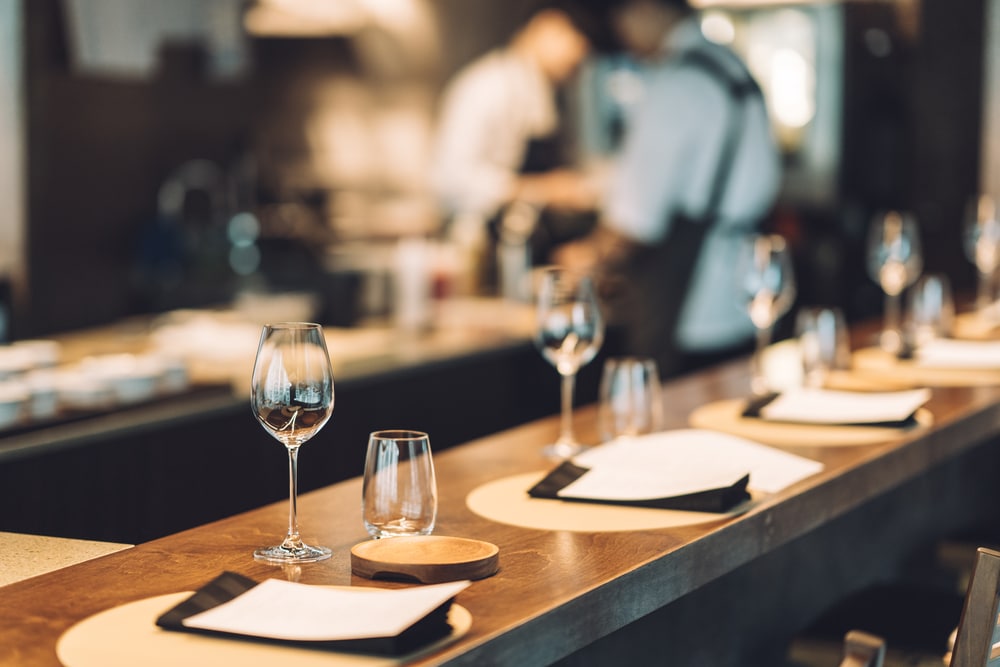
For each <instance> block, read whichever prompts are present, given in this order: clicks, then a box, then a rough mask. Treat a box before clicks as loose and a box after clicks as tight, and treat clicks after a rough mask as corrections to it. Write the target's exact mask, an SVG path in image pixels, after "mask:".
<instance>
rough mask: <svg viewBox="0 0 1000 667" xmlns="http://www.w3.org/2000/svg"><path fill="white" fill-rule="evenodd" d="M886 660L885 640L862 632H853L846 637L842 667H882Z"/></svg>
mask: <svg viewBox="0 0 1000 667" xmlns="http://www.w3.org/2000/svg"><path fill="white" fill-rule="evenodd" d="M884 660H885V640H884V639H882V638H881V637H876V636H875V635H870V634H868V633H867V632H861V631H860V630H851V631H850V632H848V633H847V635H846V636H845V637H844V660H843V661H842V662H841V663H840V667H882V662H883V661H884Z"/></svg>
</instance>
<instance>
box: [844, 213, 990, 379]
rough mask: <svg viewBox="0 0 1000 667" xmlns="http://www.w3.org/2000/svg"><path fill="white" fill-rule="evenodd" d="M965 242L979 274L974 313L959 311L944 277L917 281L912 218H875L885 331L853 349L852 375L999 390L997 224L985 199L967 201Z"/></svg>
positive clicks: (873, 256)
mask: <svg viewBox="0 0 1000 667" xmlns="http://www.w3.org/2000/svg"><path fill="white" fill-rule="evenodd" d="M963 241H964V247H965V251H966V255H967V257H968V258H969V259H970V261H971V262H972V263H973V264H974V265H975V266H976V269H977V275H978V287H977V296H976V302H975V307H974V309H973V310H971V311H967V312H962V313H959V312H957V311H958V309H957V307H956V305H955V297H954V294H953V293H952V288H951V283H950V281H949V280H948V277H947V276H946V275H944V274H941V273H927V274H924V275H922V271H923V259H922V252H921V246H920V237H919V230H918V228H917V225H916V222H915V221H914V220H913V218H912V216H909V215H904V214H886V215H885V216H884V217H882V218H879V219H876V221H875V223H874V224H873V225H872V229H871V233H870V235H869V240H868V258H867V266H868V271H869V275H870V276H871V277H872V279H873V280H874V281H875V282H877V283H878V284H879V285H880V286H881V288H882V290H883V292H885V295H886V300H885V313H884V325H883V328H882V331H881V333H880V334H879V339H878V341H877V343H876V344H875V345H871V346H867V347H863V348H861V349H859V350H857V351H855V353H854V355H853V360H852V361H853V365H854V368H855V371H856V373H857V374H859V375H869V376H876V375H878V376H885V375H891V376H892V377H893V378H896V379H899V380H901V381H909V382H912V383H915V384H921V385H931V386H943V387H961V386H984V385H995V384H1000V338H998V335H997V334H998V333H1000V328H998V324H1000V320H997V315H996V313H997V306H996V303H997V301H996V273H997V266H998V263H1000V222H998V221H997V220H996V215H995V209H994V207H993V205H992V200H991V199H990V198H988V197H980V198H977V199H976V200H974V201H973V202H970V206H969V212H968V213H967V214H966V222H965V225H964V237H963ZM904 290H908V294H907V298H906V299H904V298H903V295H904ZM904 305H905V311H904Z"/></svg>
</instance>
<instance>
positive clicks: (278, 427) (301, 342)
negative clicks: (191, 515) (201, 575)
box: [250, 322, 333, 563]
mask: <svg viewBox="0 0 1000 667" xmlns="http://www.w3.org/2000/svg"><path fill="white" fill-rule="evenodd" d="M250 405H251V407H252V408H253V411H254V415H256V417H257V421H259V422H260V423H261V425H262V426H263V427H264V430H266V431H267V432H268V433H270V434H271V435H272V436H274V438H275V439H276V440H278V442H280V443H281V444H283V445H284V446H285V448H286V449H287V450H288V533H287V534H286V535H285V539H284V541H283V542H282V543H281V544H279V545H276V546H271V547H264V548H261V549H258V550H257V551H255V552H254V554H253V556H254V558H255V559H257V560H262V561H267V562H271V563H309V562H313V561H317V560H323V559H324V558H329V557H330V554H331V551H330V549H328V548H326V547H317V546H310V545H308V544H304V543H303V542H302V539H301V538H300V537H299V524H298V514H297V499H298V454H299V447H301V446H302V444H303V443H305V442H306V441H307V440H309V439H310V438H312V437H313V436H314V435H316V433H318V432H319V430H320V429H321V428H323V426H324V424H326V422H327V420H328V419H330V414H331V413H332V412H333V370H332V369H331V367H330V355H329V354H328V353H327V350H326V340H325V339H324V336H323V329H322V327H320V325H318V324H311V323H308V322H284V323H281V324H267V325H265V326H264V330H263V331H262V332H261V335H260V344H259V345H258V347H257V358H256V360H255V361H254V367H253V379H252V380H251V385H250Z"/></svg>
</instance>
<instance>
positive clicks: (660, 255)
mask: <svg viewBox="0 0 1000 667" xmlns="http://www.w3.org/2000/svg"><path fill="white" fill-rule="evenodd" d="M612 17H613V22H614V25H615V29H616V32H617V33H618V35H619V36H620V38H621V40H622V42H623V44H624V45H625V46H627V47H628V49H629V50H630V51H631V52H632V53H633V54H634V55H635V56H637V57H639V58H641V59H642V60H643V61H644V62H645V63H647V64H648V68H649V69H648V72H647V75H646V76H644V77H643V81H644V90H643V93H642V98H641V100H640V101H639V102H638V103H637V104H636V105H635V107H634V112H633V115H632V116H630V117H629V118H628V119H627V121H626V130H625V141H624V144H623V146H622V150H621V154H620V155H619V157H618V160H617V163H616V166H615V169H614V172H613V175H612V178H611V182H610V184H609V192H608V196H607V200H606V202H605V204H604V210H603V216H602V225H601V227H600V228H599V229H598V231H597V233H595V234H594V235H593V236H592V237H591V238H589V239H588V240H587V242H586V243H583V244H579V245H576V246H573V247H569V248H565V249H563V251H562V252H560V254H559V255H558V256H557V260H558V261H560V262H561V263H564V264H572V265H576V266H589V265H593V264H600V265H603V266H604V267H605V268H607V267H609V266H610V267H613V268H614V269H616V270H617V272H618V273H620V274H621V275H622V276H623V291H624V293H625V294H626V296H627V297H628V298H625V299H623V304H622V307H621V309H620V310H621V313H619V320H620V321H621V323H622V324H623V325H624V329H625V348H626V350H625V351H627V352H630V353H632V354H642V355H646V356H652V357H654V358H656V359H657V361H658V363H659V365H660V367H661V372H662V373H663V374H664V375H672V374H676V373H678V372H682V371H684V370H688V369H691V368H694V367H697V366H700V365H704V364H705V363H708V362H711V361H714V360H716V359H717V358H724V357H726V356H730V355H732V354H736V353H739V352H742V351H744V350H745V349H747V346H748V345H749V344H750V343H751V342H752V340H753V334H754V328H753V326H752V324H751V322H750V319H749V317H748V315H747V314H746V311H745V309H743V308H741V303H740V301H739V300H738V296H737V280H736V276H735V270H734V269H735V264H736V257H737V251H738V247H739V243H740V241H741V239H742V238H745V237H746V236H747V235H748V234H749V233H751V232H753V231H754V230H755V229H756V228H758V226H759V225H760V223H761V222H762V221H763V219H764V218H765V217H766V216H767V215H768V213H769V211H770V209H771V207H772V206H773V204H774V201H775V199H776V197H777V194H778V190H779V187H780V182H781V166H780V158H779V153H778V149H777V146H776V143H775V141H774V138H773V136H772V132H771V128H770V124H769V122H768V118H767V112H766V109H765V106H764V101H763V98H762V97H761V95H760V92H759V89H758V88H757V86H756V83H754V82H753V79H752V77H751V76H750V74H749V72H748V71H747V69H746V67H745V66H744V65H743V63H742V62H741V61H740V60H739V58H738V57H737V56H736V55H735V54H733V53H732V52H731V51H730V50H729V49H727V48H725V47H723V46H721V45H718V44H715V43H713V42H710V41H708V40H707V39H705V37H704V36H703V35H702V33H701V30H700V26H699V23H698V21H697V17H696V16H695V14H694V13H693V12H692V11H691V9H690V8H689V7H688V6H687V4H686V2H684V0H619V2H617V3H616V7H615V9H614V10H613V11H612Z"/></svg>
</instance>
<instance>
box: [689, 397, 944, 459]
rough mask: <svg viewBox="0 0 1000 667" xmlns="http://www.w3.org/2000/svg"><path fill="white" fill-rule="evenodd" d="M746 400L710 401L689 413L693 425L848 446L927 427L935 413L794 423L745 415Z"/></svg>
mask: <svg viewBox="0 0 1000 667" xmlns="http://www.w3.org/2000/svg"><path fill="white" fill-rule="evenodd" d="M745 409H746V401H745V400H744V399H741V398H734V399H727V400H724V401H716V402H714V403H707V404H705V405H703V406H701V407H700V408H697V409H696V410H695V411H694V412H692V413H691V414H690V415H689V416H688V423H689V424H690V425H691V426H693V427H694V428H705V429H712V430H715V431H722V432H723V433H729V434H730V435H738V436H740V437H743V438H747V439H748V440H753V441H755V442H760V443H763V444H765V445H777V446H779V447H846V446H851V445H873V444H876V443H880V442H888V441H890V440H893V439H894V438H898V437H901V436H903V435H906V434H908V433H911V432H913V431H915V430H920V429H926V428H927V427H928V426H930V425H931V424H932V423H933V421H934V417H933V415H931V413H930V412H929V411H928V410H927V409H925V408H920V409H919V410H917V414H916V420H917V423H916V425H914V426H910V427H908V428H889V427H885V426H839V425H828V424H793V423H786V422H770V421H767V420H764V419H759V418H756V417H744V416H743V411H744V410H745Z"/></svg>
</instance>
